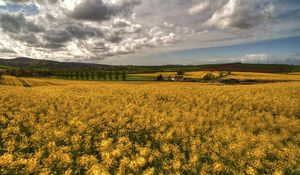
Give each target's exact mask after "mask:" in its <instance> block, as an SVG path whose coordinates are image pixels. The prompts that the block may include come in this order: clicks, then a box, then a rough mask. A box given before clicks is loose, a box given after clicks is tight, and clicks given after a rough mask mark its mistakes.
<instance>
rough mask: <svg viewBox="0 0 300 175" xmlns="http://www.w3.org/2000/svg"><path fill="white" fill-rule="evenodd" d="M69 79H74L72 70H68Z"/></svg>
mask: <svg viewBox="0 0 300 175" xmlns="http://www.w3.org/2000/svg"><path fill="white" fill-rule="evenodd" d="M68 79H70V80H72V79H73V72H72V71H69V72H68Z"/></svg>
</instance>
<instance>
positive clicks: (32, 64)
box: [0, 57, 114, 69]
mask: <svg viewBox="0 0 300 175" xmlns="http://www.w3.org/2000/svg"><path fill="white" fill-rule="evenodd" d="M0 65H3V66H13V67H22V68H28V69H29V68H32V69H37V68H44V69H79V68H85V69H86V68H104V67H114V66H109V65H103V64H93V63H77V62H58V61H52V60H40V59H33V58H27V57H18V58H14V59H1V58H0Z"/></svg>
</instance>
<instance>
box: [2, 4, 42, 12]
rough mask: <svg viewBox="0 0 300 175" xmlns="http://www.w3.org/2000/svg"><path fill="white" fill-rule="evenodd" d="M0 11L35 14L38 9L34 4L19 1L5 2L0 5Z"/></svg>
mask: <svg viewBox="0 0 300 175" xmlns="http://www.w3.org/2000/svg"><path fill="white" fill-rule="evenodd" d="M0 11H7V12H23V13H25V14H26V15H35V14H37V13H39V10H38V8H37V6H36V5H35V4H20V3H6V4H4V5H0Z"/></svg>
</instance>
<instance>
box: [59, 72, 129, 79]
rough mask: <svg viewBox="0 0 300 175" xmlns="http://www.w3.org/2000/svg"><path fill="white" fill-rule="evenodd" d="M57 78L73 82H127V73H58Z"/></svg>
mask: <svg viewBox="0 0 300 175" xmlns="http://www.w3.org/2000/svg"><path fill="white" fill-rule="evenodd" d="M55 76H57V77H59V78H62V79H71V80H99V81H101V80H103V81H107V80H109V81H112V80H116V81H118V80H123V81H126V78H127V74H126V72H125V71H122V72H119V71H108V72H107V71H97V72H95V71H57V72H55Z"/></svg>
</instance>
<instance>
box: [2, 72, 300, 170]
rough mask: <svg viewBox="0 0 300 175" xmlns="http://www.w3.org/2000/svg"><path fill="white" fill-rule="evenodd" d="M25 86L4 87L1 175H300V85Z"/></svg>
mask: <svg viewBox="0 0 300 175" xmlns="http://www.w3.org/2000/svg"><path fill="white" fill-rule="evenodd" d="M293 76H297V75H293ZM23 80H25V81H26V83H27V84H30V83H32V85H31V86H30V87H24V84H22V81H21V84H20V85H19V86H11V85H9V84H8V83H6V85H0V101H1V103H0V137H1V138H0V174H95V175H96V174H148V175H150V174H249V175H255V174H276V175H281V174H300V102H299V100H300V99H299V97H300V83H299V82H283V83H270V84H256V85H220V84H204V83H180V82H96V81H94V82H93V81H72V80H50V79H34V78H32V79H29V78H23ZM9 81H11V82H19V81H20V80H16V79H14V77H5V82H9ZM23 83H24V82H23ZM11 84H14V83H11ZM16 84H17V83H15V84H14V85H16Z"/></svg>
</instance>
